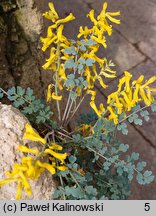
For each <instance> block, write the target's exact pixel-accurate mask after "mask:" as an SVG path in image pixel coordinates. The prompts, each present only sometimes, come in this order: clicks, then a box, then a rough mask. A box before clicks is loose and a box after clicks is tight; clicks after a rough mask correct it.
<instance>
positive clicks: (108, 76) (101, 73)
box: [100, 69, 116, 78]
mask: <svg viewBox="0 0 156 216" xmlns="http://www.w3.org/2000/svg"><path fill="white" fill-rule="evenodd" d="M100 75H103V76H105V77H106V78H115V77H116V72H113V73H112V74H109V73H106V72H105V70H104V69H102V70H101V71H100Z"/></svg>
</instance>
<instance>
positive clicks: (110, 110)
mask: <svg viewBox="0 0 156 216" xmlns="http://www.w3.org/2000/svg"><path fill="white" fill-rule="evenodd" d="M107 109H108V110H109V112H110V115H109V120H113V121H114V124H118V116H117V115H116V114H115V112H114V110H113V109H112V107H110V106H108V107H107Z"/></svg>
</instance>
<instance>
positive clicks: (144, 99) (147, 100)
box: [139, 87, 152, 106]
mask: <svg viewBox="0 0 156 216" xmlns="http://www.w3.org/2000/svg"><path fill="white" fill-rule="evenodd" d="M139 94H140V96H141V98H142V100H143V101H144V103H145V104H146V105H147V106H150V105H151V103H152V101H151V100H150V99H149V98H147V96H146V94H145V91H144V89H143V88H142V87H140V89H139Z"/></svg>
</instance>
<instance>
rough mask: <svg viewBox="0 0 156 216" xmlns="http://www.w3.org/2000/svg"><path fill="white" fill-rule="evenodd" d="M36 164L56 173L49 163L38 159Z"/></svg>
mask: <svg viewBox="0 0 156 216" xmlns="http://www.w3.org/2000/svg"><path fill="white" fill-rule="evenodd" d="M36 163H37V165H38V166H39V167H42V168H44V169H47V170H48V171H49V172H50V173H51V174H52V175H54V174H55V173H56V170H55V168H54V167H53V166H52V165H51V164H48V163H42V162H40V161H39V160H38V161H37V162H36Z"/></svg>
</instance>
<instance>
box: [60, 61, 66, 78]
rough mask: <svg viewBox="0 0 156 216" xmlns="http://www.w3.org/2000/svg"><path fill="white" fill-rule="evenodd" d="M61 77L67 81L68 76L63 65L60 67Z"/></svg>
mask: <svg viewBox="0 0 156 216" xmlns="http://www.w3.org/2000/svg"><path fill="white" fill-rule="evenodd" d="M59 76H60V77H61V79H62V80H67V76H66V73H65V68H64V64H61V65H60V69H59Z"/></svg>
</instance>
